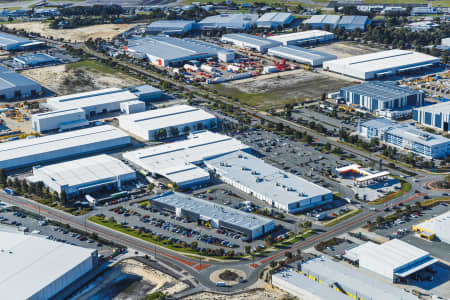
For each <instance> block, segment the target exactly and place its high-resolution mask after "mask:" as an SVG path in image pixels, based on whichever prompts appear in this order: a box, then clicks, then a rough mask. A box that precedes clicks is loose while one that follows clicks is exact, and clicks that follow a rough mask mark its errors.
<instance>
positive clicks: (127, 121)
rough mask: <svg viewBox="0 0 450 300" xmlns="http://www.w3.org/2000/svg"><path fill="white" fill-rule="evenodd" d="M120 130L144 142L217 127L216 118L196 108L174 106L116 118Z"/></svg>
mask: <svg viewBox="0 0 450 300" xmlns="http://www.w3.org/2000/svg"><path fill="white" fill-rule="evenodd" d="M118 119H119V126H120V128H122V129H124V130H126V131H128V132H130V133H132V134H134V135H136V136H138V137H140V138H141V139H144V140H149V141H152V140H162V139H165V138H169V137H177V136H179V135H186V134H188V133H189V132H192V131H197V130H202V129H212V128H216V127H217V118H216V117H215V116H214V115H212V114H210V113H208V112H206V111H204V110H202V109H200V108H196V107H192V106H189V105H174V106H171V107H167V108H160V109H155V110H148V111H144V112H141V113H136V114H131V115H124V116H120V117H118Z"/></svg>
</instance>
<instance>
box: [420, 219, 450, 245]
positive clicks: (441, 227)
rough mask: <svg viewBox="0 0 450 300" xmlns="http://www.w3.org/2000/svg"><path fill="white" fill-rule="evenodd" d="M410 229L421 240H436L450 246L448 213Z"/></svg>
mask: <svg viewBox="0 0 450 300" xmlns="http://www.w3.org/2000/svg"><path fill="white" fill-rule="evenodd" d="M412 229H413V231H415V232H417V233H419V235H420V236H421V237H423V238H426V239H428V240H434V239H437V240H439V241H441V242H443V243H447V244H449V245H450V211H448V212H446V213H443V214H442V215H439V216H436V217H433V218H431V219H429V220H426V221H424V222H421V223H419V224H416V225H413V227H412Z"/></svg>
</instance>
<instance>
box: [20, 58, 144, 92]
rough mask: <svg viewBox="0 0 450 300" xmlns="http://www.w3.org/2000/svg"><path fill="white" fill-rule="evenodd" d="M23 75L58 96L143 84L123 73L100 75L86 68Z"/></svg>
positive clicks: (54, 68) (61, 67) (38, 70)
mask: <svg viewBox="0 0 450 300" xmlns="http://www.w3.org/2000/svg"><path fill="white" fill-rule="evenodd" d="M22 74H23V75H25V76H27V77H30V78H31V79H33V80H35V81H37V82H39V83H40V84H41V85H43V86H45V87H46V88H48V89H49V90H51V91H53V92H55V93H57V94H58V95H67V94H72V93H79V92H86V91H92V90H96V89H102V88H109V87H118V88H124V87H129V86H135V85H139V84H142V82H141V81H139V80H137V79H135V78H133V77H130V76H126V75H124V74H122V73H116V74H108V73H100V72H96V71H95V70H92V69H90V68H84V67H79V68H69V70H67V67H66V65H58V66H51V67H45V68H36V69H30V70H25V71H23V72H22Z"/></svg>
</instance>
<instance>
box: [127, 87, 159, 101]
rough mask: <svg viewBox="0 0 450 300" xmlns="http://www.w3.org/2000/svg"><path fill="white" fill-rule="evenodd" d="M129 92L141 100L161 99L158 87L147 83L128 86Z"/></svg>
mask: <svg viewBox="0 0 450 300" xmlns="http://www.w3.org/2000/svg"><path fill="white" fill-rule="evenodd" d="M128 90H129V91H130V92H132V93H133V94H135V95H136V96H137V97H138V99H139V100H141V101H154V100H158V99H161V97H162V96H163V92H162V91H161V90H160V89H157V88H155V87H152V86H151V85H148V84H143V85H138V86H135V87H131V88H128Z"/></svg>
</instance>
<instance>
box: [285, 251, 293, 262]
mask: <svg viewBox="0 0 450 300" xmlns="http://www.w3.org/2000/svg"><path fill="white" fill-rule="evenodd" d="M284 255H285V256H286V258H287V259H289V260H290V259H292V252H289V251H288V252H286V253H284Z"/></svg>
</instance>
